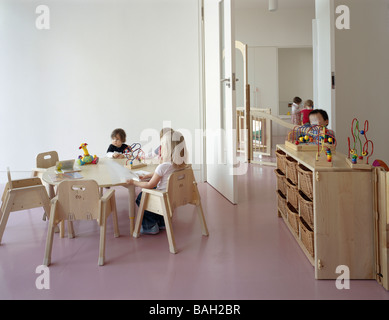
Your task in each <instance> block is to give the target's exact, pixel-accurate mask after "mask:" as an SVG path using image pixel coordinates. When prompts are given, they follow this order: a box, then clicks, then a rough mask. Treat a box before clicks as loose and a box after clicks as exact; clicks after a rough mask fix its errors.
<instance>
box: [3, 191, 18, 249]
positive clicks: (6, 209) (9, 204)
mask: <svg viewBox="0 0 389 320" xmlns="http://www.w3.org/2000/svg"><path fill="white" fill-rule="evenodd" d="M14 197H15V196H14V195H10V196H9V198H8V199H7V200H6V204H5V206H4V212H3V216H2V217H1V220H0V243H1V240H2V238H3V234H4V230H5V226H6V225H7V222H8V218H9V214H10V213H11V207H12V202H13V199H14Z"/></svg>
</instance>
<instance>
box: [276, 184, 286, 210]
mask: <svg viewBox="0 0 389 320" xmlns="http://www.w3.org/2000/svg"><path fill="white" fill-rule="evenodd" d="M277 198H278V211H279V212H281V214H282V215H283V216H284V217H286V196H285V195H283V194H282V192H281V191H280V190H277Z"/></svg>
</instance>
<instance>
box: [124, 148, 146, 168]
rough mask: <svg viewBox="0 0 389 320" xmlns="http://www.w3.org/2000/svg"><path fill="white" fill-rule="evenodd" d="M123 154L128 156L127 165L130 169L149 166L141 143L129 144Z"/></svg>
mask: <svg viewBox="0 0 389 320" xmlns="http://www.w3.org/2000/svg"><path fill="white" fill-rule="evenodd" d="M123 155H124V156H125V157H126V158H127V161H126V167H128V168H130V169H135V168H141V167H145V166H147V164H146V163H145V153H144V151H143V150H142V146H141V144H140V143H133V144H131V145H130V146H128V147H127V148H126V149H125V150H124V152H123Z"/></svg>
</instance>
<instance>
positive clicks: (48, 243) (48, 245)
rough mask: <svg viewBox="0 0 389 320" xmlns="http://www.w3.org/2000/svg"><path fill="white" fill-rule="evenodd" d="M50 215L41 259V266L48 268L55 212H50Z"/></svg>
mask: <svg viewBox="0 0 389 320" xmlns="http://www.w3.org/2000/svg"><path fill="white" fill-rule="evenodd" d="M51 215H52V217H50V219H49V229H48V232H47V239H46V249H45V257H44V259H43V265H45V266H49V265H50V264H51V251H52V249H53V238H54V229H55V227H56V225H55V224H54V220H55V212H51Z"/></svg>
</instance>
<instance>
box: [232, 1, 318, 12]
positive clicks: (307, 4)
mask: <svg viewBox="0 0 389 320" xmlns="http://www.w3.org/2000/svg"><path fill="white" fill-rule="evenodd" d="M268 4H269V0H235V7H236V8H238V9H239V8H266V9H267V8H268ZM303 7H304V8H314V7H315V0H278V10H282V9H290V8H303Z"/></svg>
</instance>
